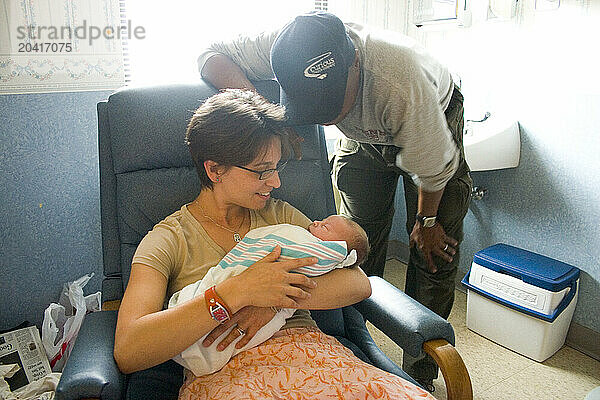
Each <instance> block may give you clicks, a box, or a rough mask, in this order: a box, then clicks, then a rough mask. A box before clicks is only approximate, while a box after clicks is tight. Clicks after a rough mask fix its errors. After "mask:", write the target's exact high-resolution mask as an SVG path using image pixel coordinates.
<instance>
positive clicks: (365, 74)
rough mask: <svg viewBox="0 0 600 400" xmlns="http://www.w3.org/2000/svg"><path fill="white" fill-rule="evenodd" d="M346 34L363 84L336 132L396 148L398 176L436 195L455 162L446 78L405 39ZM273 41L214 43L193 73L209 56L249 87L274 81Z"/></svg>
mask: <svg viewBox="0 0 600 400" xmlns="http://www.w3.org/2000/svg"><path fill="white" fill-rule="evenodd" d="M346 28H347V31H348V34H349V35H350V37H351V39H352V41H353V43H354V45H355V46H356V48H357V49H358V53H359V57H360V65H361V71H362V76H361V85H360V89H359V93H358V95H357V98H356V102H355V104H354V106H353V107H352V109H351V110H350V112H349V113H348V115H346V117H345V118H344V119H343V120H342V121H341V122H340V123H338V124H337V127H338V128H339V129H340V130H341V131H342V132H343V133H344V135H345V136H347V137H348V138H350V139H354V140H356V141H358V142H362V143H373V144H384V145H394V146H398V147H400V148H401V151H400V152H399V153H398V156H397V159H396V165H397V166H398V167H399V168H401V169H403V170H405V171H407V172H409V173H410V174H411V176H412V177H413V180H414V181H415V183H416V184H417V185H419V186H420V187H421V188H422V189H423V190H425V191H428V192H434V191H438V190H441V189H443V188H444V187H445V185H446V183H447V182H448V180H450V178H451V177H452V175H454V173H455V172H456V169H457V167H458V162H459V152H458V149H457V147H456V145H455V143H454V140H453V139H452V134H451V133H450V130H449V129H448V126H447V122H446V118H445V116H444V110H445V109H446V108H447V107H448V104H449V102H450V98H451V97H452V91H453V89H454V84H453V82H452V78H451V76H450V73H449V72H448V70H447V69H446V68H445V67H443V66H442V65H441V64H440V63H439V62H437V61H436V60H435V59H433V58H432V57H431V56H429V55H428V54H427V53H426V52H425V51H424V50H423V49H422V48H420V47H419V46H418V45H417V44H416V43H415V42H414V41H413V40H412V39H410V38H408V37H406V36H404V35H400V34H397V33H394V32H389V31H379V32H376V31H374V30H370V29H368V28H366V27H363V26H361V25H358V24H346ZM277 33H278V32H277V31H275V32H267V33H262V34H260V35H259V36H257V37H254V38H247V37H240V38H238V39H236V40H235V41H232V42H227V43H225V42H222V43H215V44H213V45H212V46H211V47H210V48H209V49H206V50H205V51H204V52H203V53H202V54H201V55H200V57H199V59H198V64H199V69H200V71H202V68H203V67H204V63H205V62H206V60H208V59H209V58H210V57H212V56H213V55H215V54H224V55H226V56H228V57H229V58H230V59H231V60H232V61H233V62H234V63H235V64H237V65H238V66H239V67H240V68H241V69H242V71H244V72H245V73H246V75H247V77H248V79H250V80H260V79H273V78H274V75H273V71H272V69H271V65H270V51H271V45H272V44H273V42H274V40H275V38H276V36H277Z"/></svg>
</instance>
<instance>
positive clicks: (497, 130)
mask: <svg viewBox="0 0 600 400" xmlns="http://www.w3.org/2000/svg"><path fill="white" fill-rule="evenodd" d="M465 126H466V129H465V134H464V137H463V144H464V147H465V157H466V159H467V163H468V164H469V167H470V168H471V171H489V170H494V169H502V168H515V167H517V166H518V165H519V159H520V155H521V135H520V133H519V123H518V122H517V121H511V120H506V119H504V120H503V119H502V118H499V117H495V116H494V115H491V116H490V117H489V118H488V119H486V120H485V121H483V122H466V123H465Z"/></svg>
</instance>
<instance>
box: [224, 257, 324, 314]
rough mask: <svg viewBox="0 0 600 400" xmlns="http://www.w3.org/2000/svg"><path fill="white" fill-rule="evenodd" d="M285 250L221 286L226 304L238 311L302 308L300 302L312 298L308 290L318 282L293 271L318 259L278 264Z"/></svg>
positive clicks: (309, 258) (311, 258)
mask: <svg viewBox="0 0 600 400" xmlns="http://www.w3.org/2000/svg"><path fill="white" fill-rule="evenodd" d="M280 255H281V247H279V246H276V247H275V249H274V250H273V251H272V252H271V253H269V254H267V255H266V256H265V257H264V258H263V259H262V260H260V261H257V262H255V263H254V264H252V265H251V266H250V267H249V268H248V269H247V270H246V271H244V272H242V273H241V274H239V275H237V276H234V277H231V278H229V279H227V280H226V281H224V282H222V283H220V284H219V285H217V288H216V290H217V293H219V294H221V293H223V294H221V297H223V300H224V301H225V303H227V304H229V305H235V306H234V307H233V309H234V310H239V309H240V308H242V307H245V306H248V305H252V306H257V307H281V308H298V302H297V301H298V300H306V299H310V296H311V295H310V293H309V292H308V291H307V290H306V289H314V288H315V287H316V286H317V283H316V282H315V281H314V280H313V279H310V278H308V277H306V276H304V275H302V274H298V273H294V272H290V271H292V270H294V269H296V268H299V267H304V266H308V265H313V264H315V263H316V262H317V259H316V258H315V257H306V258H297V259H293V260H285V261H277V259H278V258H279V256H280Z"/></svg>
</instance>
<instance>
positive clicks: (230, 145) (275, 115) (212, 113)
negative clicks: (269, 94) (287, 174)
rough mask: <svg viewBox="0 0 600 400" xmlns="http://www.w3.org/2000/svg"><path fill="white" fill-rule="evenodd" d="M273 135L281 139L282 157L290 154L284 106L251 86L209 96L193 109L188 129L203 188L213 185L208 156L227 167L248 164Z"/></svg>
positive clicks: (186, 139)
mask: <svg viewBox="0 0 600 400" xmlns="http://www.w3.org/2000/svg"><path fill="white" fill-rule="evenodd" d="M274 137H279V138H280V139H281V142H282V153H283V155H282V157H284V156H287V155H288V154H287V150H286V149H287V148H288V147H287V142H288V140H287V137H288V128H287V126H286V117H285V109H284V108H283V107H281V106H279V105H277V104H273V103H271V102H269V101H268V100H266V99H265V98H264V97H262V96H261V95H259V94H258V93H256V92H252V91H249V90H240V89H227V90H224V91H222V92H220V93H218V94H215V95H214V96H211V97H209V98H208V99H207V100H206V101H205V102H204V103H203V104H202V105H201V106H200V107H198V109H197V110H196V111H195V112H194V115H193V117H192V119H191V120H190V123H189V124H188V127H187V131H186V133H185V142H186V144H187V145H188V148H189V149H190V154H191V156H192V160H193V161H194V164H195V165H196V171H197V172H198V176H199V178H200V186H201V189H203V188H205V187H206V188H209V189H212V187H213V182H212V181H211V180H210V179H209V177H208V175H207V174H206V171H205V169H204V162H205V161H206V160H212V161H214V162H216V163H218V164H220V165H223V166H228V167H230V166H233V165H247V164H249V163H251V162H252V161H254V160H255V159H256V158H257V157H258V156H260V154H261V152H264V151H266V149H267V148H268V146H269V144H270V143H271V140H272V139H273V138H274Z"/></svg>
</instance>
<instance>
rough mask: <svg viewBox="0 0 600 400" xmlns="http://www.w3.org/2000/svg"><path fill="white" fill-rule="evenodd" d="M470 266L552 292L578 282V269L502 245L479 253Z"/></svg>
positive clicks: (496, 245)
mask: <svg viewBox="0 0 600 400" xmlns="http://www.w3.org/2000/svg"><path fill="white" fill-rule="evenodd" d="M473 262H475V263H477V264H479V265H481V266H482V267H486V268H489V269H491V270H493V271H496V272H500V273H503V274H507V275H510V276H513V277H515V278H518V279H521V280H522V281H523V282H525V283H529V284H531V285H534V286H537V287H540V288H543V289H546V290H550V291H552V292H558V291H560V290H563V289H564V288H566V287H567V286H569V284H570V283H571V282H572V281H574V280H577V279H578V278H579V268H577V267H574V266H572V265H569V264H566V263H564V262H562V261H558V260H555V259H553V258H550V257H546V256H543V255H541V254H537V253H533V252H531V251H527V250H523V249H520V248H518V247H514V246H509V245H507V244H503V243H498V244H495V245H493V246H490V247H487V248H485V249H483V250H481V251H478V252H477V253H475V256H474V257H473Z"/></svg>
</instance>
